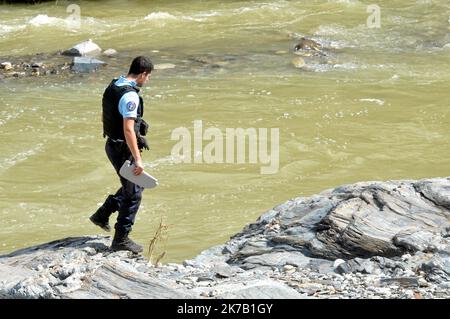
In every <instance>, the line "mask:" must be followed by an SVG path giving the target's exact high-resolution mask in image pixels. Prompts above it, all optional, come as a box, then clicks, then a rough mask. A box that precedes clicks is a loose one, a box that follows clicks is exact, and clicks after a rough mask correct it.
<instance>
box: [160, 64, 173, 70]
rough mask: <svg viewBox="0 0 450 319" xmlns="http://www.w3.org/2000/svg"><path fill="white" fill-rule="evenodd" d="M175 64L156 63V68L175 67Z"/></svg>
mask: <svg viewBox="0 0 450 319" xmlns="http://www.w3.org/2000/svg"><path fill="white" fill-rule="evenodd" d="M175 66H176V65H175V64H173V63H159V64H156V65H155V70H166V69H173V68H175Z"/></svg>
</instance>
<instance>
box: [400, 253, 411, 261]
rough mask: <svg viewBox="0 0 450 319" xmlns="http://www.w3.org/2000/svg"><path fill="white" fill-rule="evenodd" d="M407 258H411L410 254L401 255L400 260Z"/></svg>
mask: <svg viewBox="0 0 450 319" xmlns="http://www.w3.org/2000/svg"><path fill="white" fill-rule="evenodd" d="M408 259H411V255H410V254H404V255H403V256H402V260H403V261H405V260H408Z"/></svg>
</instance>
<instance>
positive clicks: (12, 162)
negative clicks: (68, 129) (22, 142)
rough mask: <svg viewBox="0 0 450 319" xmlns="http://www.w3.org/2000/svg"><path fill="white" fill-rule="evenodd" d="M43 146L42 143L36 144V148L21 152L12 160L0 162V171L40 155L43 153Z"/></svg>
mask: <svg viewBox="0 0 450 319" xmlns="http://www.w3.org/2000/svg"><path fill="white" fill-rule="evenodd" d="M43 145H44V144H42V143H38V144H36V146H35V147H33V148H31V149H29V150H27V151H23V152H19V153H17V154H16V155H14V156H12V157H10V158H5V159H2V160H0V169H2V170H7V169H9V168H11V167H13V166H14V165H16V164H18V163H20V162H23V161H25V160H27V159H28V158H29V157H30V156H33V155H36V154H38V153H40V152H41V151H42V147H43Z"/></svg>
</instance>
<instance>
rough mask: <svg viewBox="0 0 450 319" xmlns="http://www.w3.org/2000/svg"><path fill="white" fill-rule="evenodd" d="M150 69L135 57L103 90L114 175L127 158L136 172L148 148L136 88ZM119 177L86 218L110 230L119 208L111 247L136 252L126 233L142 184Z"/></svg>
mask: <svg viewBox="0 0 450 319" xmlns="http://www.w3.org/2000/svg"><path fill="white" fill-rule="evenodd" d="M152 71H153V64H152V62H151V61H150V60H149V59H148V58H146V57H143V56H139V57H136V58H135V59H134V60H133V62H132V63H131V66H130V70H129V72H128V74H127V76H121V77H120V78H119V79H114V80H113V81H112V82H111V83H110V85H109V86H108V87H107V88H106V90H105V93H104V94H103V103H102V104H103V115H102V120H103V136H104V137H107V138H108V139H107V141H106V145H105V151H106V154H107V156H108V158H109V160H110V161H111V163H112V165H113V166H114V169H115V170H116V172H117V175H119V170H120V168H121V167H122V165H123V164H124V162H125V161H126V160H130V161H131V162H132V163H134V164H135V170H134V174H135V175H139V174H141V173H142V171H143V170H144V167H143V164H142V159H141V151H142V150H143V149H144V148H146V149H148V145H147V142H146V140H145V138H144V137H143V135H145V134H146V133H147V129H148V125H147V123H145V121H144V120H143V118H142V116H143V114H144V101H143V99H142V97H141V96H140V95H139V94H138V93H139V88H141V87H142V86H143V85H144V84H145V83H146V82H147V81H148V80H149V77H150V74H151V72H152ZM119 178H120V183H121V184H122V187H120V188H119V190H118V191H117V192H116V194H114V195H109V196H108V197H107V198H106V201H105V203H104V204H103V205H102V206H101V207H100V208H99V209H98V210H97V211H96V212H95V214H93V215H92V216H91V217H90V218H89V219H90V220H91V221H92V222H93V223H94V224H95V225H97V226H100V227H101V228H102V229H104V230H106V231H110V230H111V227H110V226H109V217H110V216H111V214H112V213H114V212H115V211H119V216H118V217H117V222H116V224H115V226H114V228H115V234H114V239H113V241H112V245H111V249H113V250H115V251H117V250H128V251H131V252H133V253H136V254H137V253H140V252H142V251H143V248H142V246H141V245H139V244H137V243H135V242H133V241H132V240H131V239H130V238H129V237H128V235H129V233H130V232H131V229H132V226H133V224H134V220H135V218H136V214H137V212H138V209H139V205H140V204H141V198H142V191H143V188H142V187H140V186H138V185H136V184H133V183H132V182H130V181H128V180H126V179H125V178H123V177H122V176H120V175H119Z"/></svg>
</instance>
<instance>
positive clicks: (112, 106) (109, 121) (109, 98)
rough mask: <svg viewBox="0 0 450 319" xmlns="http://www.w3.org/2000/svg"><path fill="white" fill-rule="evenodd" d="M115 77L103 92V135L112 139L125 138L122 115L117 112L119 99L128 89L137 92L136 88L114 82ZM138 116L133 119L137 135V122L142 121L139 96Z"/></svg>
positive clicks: (142, 113)
mask: <svg viewBox="0 0 450 319" xmlns="http://www.w3.org/2000/svg"><path fill="white" fill-rule="evenodd" d="M116 81H117V79H113V80H112V82H111V83H110V84H109V86H108V87H107V88H106V90H105V93H103V101H102V104H103V115H102V121H103V136H104V137H105V136H108V137H110V138H112V139H114V140H123V141H124V140H125V135H124V133H123V117H122V115H121V114H120V112H119V101H120V99H121V98H122V96H123V95H124V94H125V93H127V92H130V91H134V92H136V93H138V92H139V89H138V88H135V87H132V86H129V85H124V86H117V85H115V84H114V83H115V82H116ZM137 115H138V117H137V118H136V119H135V122H136V123H135V124H138V125H135V126H134V127H135V133H136V136H138V134H139V131H137V130H138V129H139V124H140V122H141V121H142V116H143V115H144V100H143V99H142V97H141V96H139V106H138V110H137Z"/></svg>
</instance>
